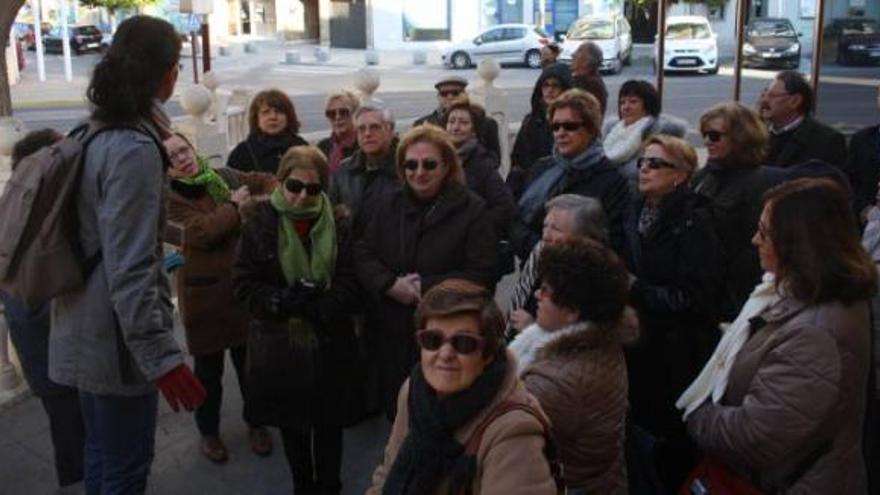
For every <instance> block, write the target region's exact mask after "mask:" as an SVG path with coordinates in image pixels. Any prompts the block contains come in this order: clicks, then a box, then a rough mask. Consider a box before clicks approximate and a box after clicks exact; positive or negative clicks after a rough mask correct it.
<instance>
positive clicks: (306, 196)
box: [234, 146, 359, 494]
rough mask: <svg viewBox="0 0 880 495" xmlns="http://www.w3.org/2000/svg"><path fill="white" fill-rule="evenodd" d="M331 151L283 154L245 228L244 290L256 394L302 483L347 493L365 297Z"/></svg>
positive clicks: (240, 282) (240, 265)
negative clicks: (341, 212) (346, 436)
mask: <svg viewBox="0 0 880 495" xmlns="http://www.w3.org/2000/svg"><path fill="white" fill-rule="evenodd" d="M327 170H328V168H327V158H326V157H325V156H324V154H323V153H322V152H321V151H320V150H319V149H318V148H316V147H314V146H297V147H294V148H291V149H290V150H288V151H287V153H285V155H284V157H282V159H281V164H280V166H279V169H278V175H277V178H278V182H279V185H278V187H277V188H276V189H275V191H274V192H273V193H272V195H271V197H270V199H269V201H268V202H264V203H261V204H258V205H257V207H256V208H255V211H254V214H253V216H252V217H250V218H249V220H248V222H247V224H246V226H245V229H244V232H243V233H242V238H241V244H240V248H239V254H238V260H237V262H236V265H235V273H234V279H235V289H236V295H237V296H238V298H239V300H240V301H242V302H243V303H244V304H245V306H246V307H247V308H248V311H249V312H250V313H251V316H252V317H253V320H252V322H251V330H250V333H249V336H248V380H249V382H248V383H249V384H251V386H250V387H249V394H250V395H249V399H251V400H252V402H253V403H254V404H255V410H256V414H257V416H258V417H259V418H260V420H261V421H263V422H264V424H268V425H272V426H278V427H279V428H280V429H281V438H282V441H283V444H284V451H285V455H286V456H287V460H288V463H289V465H290V470H291V473H292V475H293V485H294V491H295V493H322V494H323V493H327V494H332V493H339V491H340V490H341V487H342V483H341V481H340V477H339V471H340V467H341V461H342V427H343V425H344V424H345V423H346V422H347V421H346V419H347V418H346V414H347V413H349V408H348V407H347V405H348V404H347V403H346V400H347V399H349V398H351V397H352V396H353V395H354V394H355V390H356V387H355V386H354V385H355V384H356V378H355V376H354V373H353V371H354V370H355V369H356V366H355V364H356V363H357V362H358V361H359V360H358V350H357V343H356V340H355V336H354V331H353V325H352V315H353V314H355V312H356V310H357V304H358V299H359V297H358V289H357V287H358V286H357V283H356V282H355V279H354V274H353V269H352V264H351V254H350V253H351V251H350V249H349V235H348V232H349V229H348V228H347V222H345V221H343V219H341V218H337V216H336V215H335V212H334V208H333V205H332V204H331V203H330V200H329V199H328V197H327V195H326V194H325V192H324V191H325V190H326V186H327V175H328V172H327Z"/></svg>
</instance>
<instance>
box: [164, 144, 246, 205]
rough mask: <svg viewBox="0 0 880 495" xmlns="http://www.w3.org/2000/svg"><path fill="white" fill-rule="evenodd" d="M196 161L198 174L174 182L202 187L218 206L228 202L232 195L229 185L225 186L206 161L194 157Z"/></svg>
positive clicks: (200, 157)
mask: <svg viewBox="0 0 880 495" xmlns="http://www.w3.org/2000/svg"><path fill="white" fill-rule="evenodd" d="M196 160H198V162H199V173H197V174H196V175H194V176H192V177H183V178H179V179H174V180H175V181H177V182H182V183H184V184H186V185H188V186H204V187H205V190H207V191H208V194H209V195H210V196H211V199H213V200H214V202H215V203H217V204H218V205H222V204H224V203H226V202H228V201H229V198H230V196H232V194H231V192H230V191H229V185H227V184H226V181H224V180H223V178H222V177H220V174H218V173H217V172H216V171H215V170H214V169H213V168H211V165H209V164H208V160H207V159H206V158H205V157H203V156H200V155H196Z"/></svg>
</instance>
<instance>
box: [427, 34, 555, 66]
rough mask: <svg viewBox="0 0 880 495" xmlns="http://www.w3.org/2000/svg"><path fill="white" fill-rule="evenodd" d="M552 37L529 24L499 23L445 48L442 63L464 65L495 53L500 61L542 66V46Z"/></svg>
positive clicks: (475, 62)
mask: <svg viewBox="0 0 880 495" xmlns="http://www.w3.org/2000/svg"><path fill="white" fill-rule="evenodd" d="M550 41H551V39H550V38H549V37H548V36H547V35H546V34H545V33H544V31H543V30H542V29H541V28H539V27H535V26H530V25H528V24H499V25H497V26H492V27H491V28H489V29H487V30H485V31H483V32H482V33H480V34H479V35H477V37H475V38H474V39H472V40H468V41H462V42H459V43H455V44H453V45H451V46H450V47H449V48H447V49H446V50H444V51H443V54H442V55H441V56H442V58H443V65H446V66H451V67H454V68H456V69H464V68H466V67H470V66H472V65H476V64H477V63H478V62H479V61H480V60H482V59H484V58H488V57H493V58H495V60H497V61H498V62H499V63H519V64H526V65H528V66H529V67H531V68H533V69H537V68H539V67H541V47H542V46H544V45H546V44H547V43H549V42H550Z"/></svg>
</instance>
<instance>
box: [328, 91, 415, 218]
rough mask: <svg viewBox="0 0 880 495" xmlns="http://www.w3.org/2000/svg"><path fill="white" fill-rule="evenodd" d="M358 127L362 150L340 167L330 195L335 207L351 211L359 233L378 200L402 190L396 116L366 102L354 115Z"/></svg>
mask: <svg viewBox="0 0 880 495" xmlns="http://www.w3.org/2000/svg"><path fill="white" fill-rule="evenodd" d="M354 127H355V132H356V133H357V144H358V147H359V149H358V150H357V151H355V152H354V154H353V155H351V156H350V157H348V158H346V159H345V160H343V161H342V163H340V164H339V168H338V169H336V171H335V172H333V175H332V176H331V177H330V187H329V190H328V195H329V196H330V201H332V202H333V204H334V205H344V206H345V207H346V208H348V209H349V210H350V211H351V214H352V217H353V221H354V228H355V229H356V230H355V231H356V232H357V231H358V229H359V228H360V226H362V225H364V224H365V223H366V218H365V216H364V215H361V212H365V211H370V208H369V207H368V206H367V205H368V204H369V203H370V202H372V201H374V200H375V198H379V197H382V196H385V195H387V194H390V193H391V192H393V191H395V190H397V189H398V188H399V187H400V179H399V178H398V177H397V171H396V168H395V163H394V155H395V152H396V151H397V138H396V137H395V136H394V115H393V114H392V113H391V110H390V109H388V108H387V107H385V105H384V104H383V103H382V102H380V101H378V100H368V101H366V102H363V103H362V104H361V106H360V107H358V109H357V110H356V111H355V113H354Z"/></svg>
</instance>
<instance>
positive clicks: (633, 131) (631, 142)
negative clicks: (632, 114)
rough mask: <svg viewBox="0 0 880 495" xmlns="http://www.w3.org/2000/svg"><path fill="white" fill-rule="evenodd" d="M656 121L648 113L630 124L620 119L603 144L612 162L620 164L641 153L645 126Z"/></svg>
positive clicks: (606, 154)
mask: <svg viewBox="0 0 880 495" xmlns="http://www.w3.org/2000/svg"><path fill="white" fill-rule="evenodd" d="M653 123H654V117H651V116H650V115H646V116H644V117H642V118H640V119H639V120H637V121H635V122H633V123H632V124H630V125H626V124H624V123H623V121H622V120H620V121H618V122H617V123H616V124H614V126H613V127H612V128H611V130H610V131H608V135H607V136H605V139H604V140H603V142H602V144H603V146H604V147H605V156H607V157H608V159H609V160H611V163H613V164H615V165H619V164H621V163H625V162H628V161H629V160H631V159H632V158H633V157H635V156H636V155H637V154H638V153H639V149H640V148H641V147H642V135H643V134H644V132H645V128H646V127H648V126H649V125H651V124H653Z"/></svg>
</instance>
